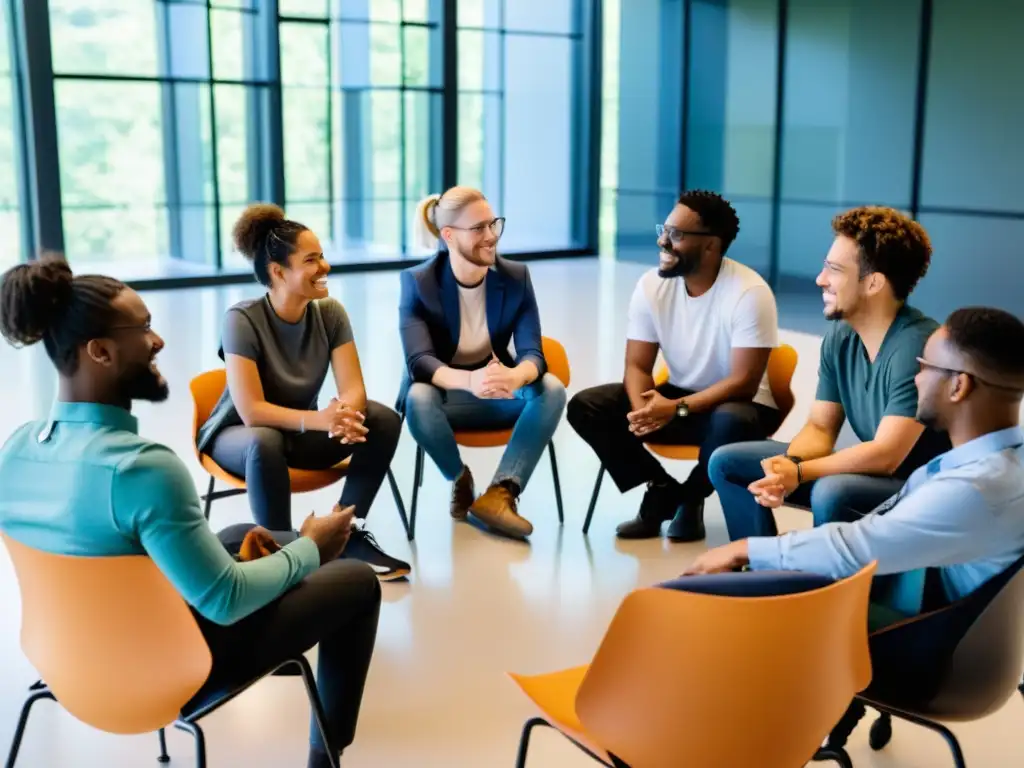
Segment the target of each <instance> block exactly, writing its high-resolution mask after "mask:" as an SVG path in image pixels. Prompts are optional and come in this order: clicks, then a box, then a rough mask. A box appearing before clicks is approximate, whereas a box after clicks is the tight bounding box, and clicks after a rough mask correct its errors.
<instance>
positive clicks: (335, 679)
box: [0, 258, 380, 768]
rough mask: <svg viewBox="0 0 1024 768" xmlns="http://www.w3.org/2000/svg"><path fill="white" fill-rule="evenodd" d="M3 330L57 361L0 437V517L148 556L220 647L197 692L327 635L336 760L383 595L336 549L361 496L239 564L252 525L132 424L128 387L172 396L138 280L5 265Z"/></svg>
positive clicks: (23, 534) (10, 524) (39, 540)
mask: <svg viewBox="0 0 1024 768" xmlns="http://www.w3.org/2000/svg"><path fill="white" fill-rule="evenodd" d="M0 332H2V334H3V336H4V337H5V338H6V339H7V340H8V341H10V342H11V343H13V344H18V345H27V344H33V343H35V342H37V341H42V342H43V343H44V345H45V347H46V351H47V353H48V355H49V357H50V359H51V360H52V361H53V363H54V365H55V366H56V368H57V371H58V373H59V375H60V391H59V395H58V400H57V402H56V403H55V404H54V406H53V410H52V412H51V414H50V418H49V419H47V420H46V421H38V422H30V423H28V424H25V425H23V426H22V427H20V428H19V429H18V430H16V431H15V433H14V434H13V435H12V436H11V437H10V439H9V440H8V441H7V443H6V444H5V445H4V447H3V449H2V450H0V487H2V488H3V494H2V496H0V530H2V532H3V533H4V535H6V536H8V537H10V538H12V539H14V540H16V541H19V542H21V543H23V544H25V545H28V546H30V547H34V548H36V549H41V550H44V551H47V552H55V553H60V554H66V555H75V556H83V557H109V556H117V555H148V556H149V557H150V558H151V559H152V560H153V562H154V563H155V564H156V565H157V567H158V568H160V570H161V571H162V572H163V574H164V575H165V576H166V577H167V579H168V581H169V582H170V583H171V584H172V585H173V586H174V587H175V589H176V590H177V591H178V592H179V593H180V594H181V596H182V598H183V599H184V600H185V601H186V602H187V603H188V604H189V605H190V606H192V608H193V610H194V613H195V614H196V619H197V623H198V624H199V627H200V629H201V630H202V631H203V634H204V636H205V637H206V639H207V643H208V644H209V646H210V650H211V653H212V655H213V659H214V662H213V670H212V672H211V675H210V678H209V680H208V681H207V684H206V685H205V686H204V688H203V690H201V691H200V692H199V694H197V696H196V701H197V702H198V701H201V700H203V699H204V698H205V697H207V696H208V695H210V693H212V692H214V691H217V690H221V689H225V688H231V687H234V686H237V685H238V684H241V683H244V682H247V681H248V680H250V679H252V678H253V677H255V676H257V675H258V674H260V673H261V672H263V671H265V670H266V669H269V668H271V667H272V666H274V664H275V662H279V661H282V660H284V659H285V658H288V657H290V656H293V655H295V654H296V653H301V652H304V651H306V650H308V649H309V648H311V647H312V646H313V645H315V644H317V643H319V644H320V658H319V674H318V687H319V688H320V691H321V698H322V699H323V703H324V709H325V711H326V714H327V720H328V729H329V733H330V741H331V743H330V744H329V745H328V744H325V743H324V742H323V739H322V738H321V737H320V734H319V730H318V729H317V728H316V727H312V728H311V740H312V743H311V748H310V757H309V765H310V768H322V766H327V765H329V764H330V762H329V760H328V757H327V756H328V752H329V751H332V750H333V751H334V752H335V753H337V752H340V751H341V750H342V749H343V748H344V747H346V746H348V745H349V744H350V743H351V742H352V739H353V737H354V733H355V725H356V719H357V716H358V710H359V703H360V700H361V697H362V689H363V684H364V682H365V679H366V673H367V670H368V668H369V663H370V657H371V655H372V652H373V645H374V640H375V638H376V630H377V617H378V612H379V608H380V588H379V586H378V582H377V579H376V576H375V575H374V573H373V571H372V569H370V568H369V567H368V566H366V565H365V564H363V563H361V562H359V561H354V560H336V558H337V556H338V554H340V552H341V550H342V549H343V548H344V545H345V542H346V540H347V538H348V532H349V530H350V528H351V519H352V510H351V508H349V509H345V510H342V509H340V508H335V510H334V512H332V514H330V515H328V516H326V517H323V518H316V517H314V516H312V515H311V516H310V518H308V519H307V520H306V522H305V523H304V524H303V526H302V529H301V531H300V533H299V535H298V536H297V537H296V536H283V537H278V538H271V535H270V534H269V533H268V532H266V531H263V530H258V531H257V533H256V535H257V536H259V537H260V538H261V539H262V541H263V542H264V544H265V546H266V547H267V548H268V549H270V550H276V551H273V553H272V554H270V555H269V556H266V557H263V558H260V559H258V560H255V561H253V562H246V563H243V562H238V561H237V560H236V559H235V558H234V557H232V554H231V553H230V552H229V550H228V548H227V547H228V546H231V547H232V548H234V549H235V550H236V551H237V547H238V546H239V545H240V544H241V540H242V538H243V537H244V536H245V534H246V533H247V532H249V531H250V530H251V529H253V528H254V526H251V525H244V526H234V527H233V528H232V529H229V530H228V531H226V532H224V533H222V536H221V538H220V539H219V538H218V537H217V536H215V535H214V534H213V533H212V532H211V531H210V528H209V526H208V524H207V521H206V519H205V518H204V516H203V513H202V510H201V509H200V506H199V499H198V497H197V495H196V491H195V487H194V485H193V483H192V479H191V477H190V475H189V473H188V470H187V469H186V468H185V466H184V464H183V463H182V462H181V460H180V459H178V457H177V456H176V455H175V454H174V453H173V452H172V451H171V450H170V449H168V448H166V447H165V446H163V445H160V444H158V443H154V442H152V441H150V440H146V439H145V438H142V437H140V436H139V434H138V421H137V420H136V419H135V417H134V416H132V414H131V404H132V401H133V400H150V401H162V400H164V399H165V398H166V397H167V394H168V390H167V383H166V381H165V380H164V379H163V377H162V376H161V375H160V373H159V371H158V369H157V368H156V364H155V358H156V356H157V354H158V353H159V352H160V350H161V349H163V346H164V344H163V340H162V339H161V338H160V337H159V336H158V335H157V334H156V333H155V332H154V331H153V330H152V328H151V327H150V316H149V312H148V310H147V309H146V305H145V303H144V302H143V301H142V299H141V298H140V297H139V295H138V294H137V293H135V292H134V291H132V290H131V289H130V288H127V287H126V286H124V285H123V284H122V283H120V282H118V281H116V280H113V279H111V278H107V277H100V276H83V277H75V276H73V275H72V272H71V270H70V268H69V267H68V265H67V263H66V262H64V261H63V260H60V259H52V258H50V259H44V260H41V261H37V262H33V263H30V264H23V265H20V266H17V267H15V268H13V269H11V270H9V271H8V272H7V273H6V274H5V275H4V277H3V283H2V286H0ZM187 710H188V707H186V711H187Z"/></svg>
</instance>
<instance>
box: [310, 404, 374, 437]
mask: <svg viewBox="0 0 1024 768" xmlns="http://www.w3.org/2000/svg"><path fill="white" fill-rule="evenodd" d="M320 414H321V415H322V416H323V417H324V419H325V421H326V426H327V429H326V432H327V436H328V437H331V438H335V439H338V440H340V441H341V442H342V444H343V445H350V444H354V443H365V442H366V434H367V432H369V431H370V430H368V429H367V428H366V426H365V425H364V424H363V421H364V420H365V419H366V415H365V414H364V413H362V412H360V411H357V410H355V409H354V408H352V407H351V406H349V405H348V404H347V403H344V402H342V401H341V400H339V399H338V398H336V397H332V398H331V402H330V403H328V404H327V407H326V408H324V409H323V410H322V411H320Z"/></svg>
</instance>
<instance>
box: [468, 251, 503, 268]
mask: <svg viewBox="0 0 1024 768" xmlns="http://www.w3.org/2000/svg"><path fill="white" fill-rule="evenodd" d="M497 255H498V253H497V250H495V251H493V252H491V253H487V252H486V251H485V250H484V249H483V247H482V246H476V247H474V248H473V250H471V251H470V252H469V253H467V254H466V261H468V262H469V263H470V264H475V265H476V266H478V267H491V266H494V262H495V260H496V258H497Z"/></svg>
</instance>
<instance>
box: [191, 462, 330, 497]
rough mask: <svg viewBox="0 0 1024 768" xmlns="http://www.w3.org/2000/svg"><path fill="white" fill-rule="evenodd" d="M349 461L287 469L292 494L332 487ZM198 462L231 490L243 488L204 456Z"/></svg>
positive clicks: (228, 473)
mask: <svg viewBox="0 0 1024 768" xmlns="http://www.w3.org/2000/svg"><path fill="white" fill-rule="evenodd" d="M349 461H350V459H345V460H344V461H342V462H341V463H340V464H336V465H334V466H333V467H331V468H330V469H292V468H291V467H289V468H288V477H289V478H290V479H291V483H292V493H307V492H309V491H319V490H320V489H321V488H326V487H327V486H329V485H334V484H335V483H336V482H338V481H339V480H341V478H343V477H344V476H345V473H346V472H348V465H349ZM199 462H200V464H202V465H203V469H205V470H206V471H207V472H209V473H210V474H211V475H213V476H214V477H215V478H217V479H218V480H220V481H221V482H223V483H226V484H227V485H230V486H231V487H232V488H245V480H243V479H242V478H240V477H238V476H237V475H232V474H231V473H230V472H228V471H227V470H226V469H224V468H223V467H221V466H220V465H219V464H217V462H215V461H214V460H213V459H211V458H210V457H209V456H207V455H206V454H202V455H201V456H200V457H199Z"/></svg>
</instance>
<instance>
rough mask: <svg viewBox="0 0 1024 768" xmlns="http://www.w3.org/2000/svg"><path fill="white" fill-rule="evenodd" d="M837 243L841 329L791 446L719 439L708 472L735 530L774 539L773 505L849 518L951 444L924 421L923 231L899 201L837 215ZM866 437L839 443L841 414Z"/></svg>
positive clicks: (827, 282)
mask: <svg viewBox="0 0 1024 768" xmlns="http://www.w3.org/2000/svg"><path fill="white" fill-rule="evenodd" d="M832 229H833V231H834V232H835V241H834V242H833V244H832V247H831V249H830V250H829V252H828V255H827V256H826V257H825V265H824V267H823V268H822V270H821V273H820V274H819V275H818V278H817V281H816V282H817V285H818V286H819V287H820V288H821V290H822V298H823V300H824V303H825V310H824V311H825V317H827V318H828V319H829V320H832V321H833V323H834V324H833V326H832V327H831V328H830V329H829V331H828V333H827V334H826V335H825V338H824V340H823V341H822V344H821V362H820V365H819V368H818V390H817V396H816V398H815V402H814V404H813V405H812V406H811V413H810V418H809V419H808V421H807V423H806V424H805V425H804V426H803V428H802V429H801V430H800V432H799V433H798V434H797V436H796V437H795V438H793V441H792V442H791V443H790V444H789V445H788V446H786V445H783V444H781V443H778V442H775V441H768V442H762V443H745V444H740V445H731V446H728V447H727V448H723V449H722V450H720V451H718V452H717V453H716V454H715V455H714V456H712V457H711V461H710V468H709V472H710V476H711V481H712V483H713V484H714V486H715V488H716V489H717V491H718V495H719V498H720V499H721V502H722V509H723V511H724V513H725V520H726V526H727V527H728V530H729V538H730V539H731V540H733V541H735V540H738V539H744V538H747V537H751V536H775V535H776V534H777V529H776V527H775V517H774V514H773V510H774V509H775V508H777V507H780V506H782V504H783V503H784V502H785V503H787V504H793V505H796V506H803V507H810V509H811V511H812V513H813V515H814V524H815V525H821V524H824V523H829V522H850V521H854V520H857V519H858V518H860V517H861V516H863V515H865V514H867V513H868V512H870V511H871V510H872V509H874V508H875V507H876V506H878V505H879V504H881V503H882V502H883V501H885V500H886V499H888V498H889V497H890V496H892V495H893V494H894V493H897V492H898V491H899V490H900V488H901V487H902V486H903V484H904V482H905V481H906V479H907V478H908V477H909V476H910V474H911V473H912V472H913V471H914V470H915V469H917V468H918V467H920V466H921V465H923V464H925V463H926V462H928V461H930V460H931V459H932V458H934V457H935V456H938V455H939V454H940V453H942V452H944V451H946V450H948V449H949V442H948V439H947V438H946V437H945V436H944V435H940V434H939V433H938V432H935V431H933V430H930V429H926V427H925V426H924V425H923V424H921V422H920V421H918V420H917V418H916V415H917V389H916V387H915V386H914V376H915V375H916V374H917V372H918V362H917V360H918V357H919V356H920V355H921V351H922V350H923V349H924V345H925V342H927V340H928V337H929V336H930V335H931V334H932V333H933V332H934V331H935V329H936V328H938V323H936V322H935V321H934V320H932V319H931V318H930V317H927V316H925V315H924V314H922V313H921V312H919V311H918V310H916V309H914V308H913V307H911V306H910V305H908V304H907V297H908V296H910V293H911V291H913V289H914V286H916V285H917V283H918V281H919V280H920V279H921V278H922V277H924V275H925V273H926V272H927V271H928V265H929V263H930V261H931V251H932V248H931V243H930V241H929V239H928V234H927V233H926V232H925V230H924V228H923V227H921V225H920V224H918V223H917V222H916V221H913V220H912V219H910V218H909V217H907V216H905V215H903V214H902V213H900V212H899V211H896V210H893V209H892V208H883V207H879V206H863V207H860V208H854V209H852V210H849V211H847V212H846V213H843V214H841V215H839V216H837V217H836V218H835V219H834V220H833V222H832ZM847 420H848V421H849V422H850V426H851V427H852V429H853V432H854V434H855V435H856V436H857V438H859V440H860V442H859V443H857V444H856V445H853V446H850V447H848V448H843V449H841V450H838V451H837V450H835V446H836V440H837V438H838V437H839V431H840V429H841V428H842V426H843V422H844V421H847Z"/></svg>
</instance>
